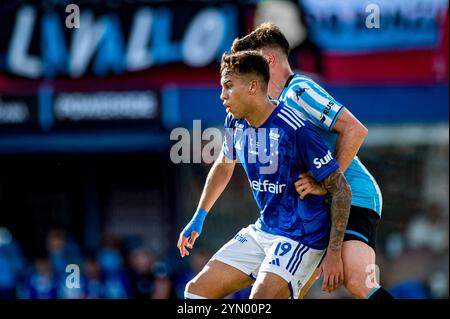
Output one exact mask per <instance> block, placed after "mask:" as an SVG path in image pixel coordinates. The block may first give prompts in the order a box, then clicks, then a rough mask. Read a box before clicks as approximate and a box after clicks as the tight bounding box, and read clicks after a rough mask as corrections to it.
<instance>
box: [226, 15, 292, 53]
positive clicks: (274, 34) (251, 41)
mask: <svg viewBox="0 0 450 319" xmlns="http://www.w3.org/2000/svg"><path fill="white" fill-rule="evenodd" d="M264 47H273V48H279V49H281V50H282V51H283V53H285V54H286V56H288V55H289V50H290V49H289V42H288V41H287V40H286V37H285V36H284V34H283V33H282V32H281V30H280V28H279V27H277V26H276V25H275V24H273V23H271V22H264V23H263V24H261V25H260V26H258V27H257V28H256V29H255V30H254V31H253V32H251V33H249V34H247V35H246V36H245V37H243V38H240V39H239V38H236V39H234V41H233V44H232V45H231V52H233V53H236V52H239V51H247V50H259V49H262V48H264Z"/></svg>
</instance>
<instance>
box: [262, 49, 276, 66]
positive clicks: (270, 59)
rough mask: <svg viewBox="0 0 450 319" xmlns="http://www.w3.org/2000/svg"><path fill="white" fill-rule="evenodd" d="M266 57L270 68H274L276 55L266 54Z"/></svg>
mask: <svg viewBox="0 0 450 319" xmlns="http://www.w3.org/2000/svg"><path fill="white" fill-rule="evenodd" d="M264 57H265V58H266V61H267V63H268V64H269V66H273V65H274V64H275V62H276V59H275V55H274V54H273V53H271V52H267V53H265V54H264Z"/></svg>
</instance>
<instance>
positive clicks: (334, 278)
mask: <svg viewBox="0 0 450 319" xmlns="http://www.w3.org/2000/svg"><path fill="white" fill-rule="evenodd" d="M319 269H320V271H319V275H318V276H317V277H316V279H319V277H320V275H321V273H322V272H323V282H322V291H328V292H329V293H330V292H333V291H335V290H336V289H337V288H338V287H339V286H340V285H342V284H343V283H344V264H343V263H342V256H341V252H340V251H338V252H335V251H331V250H328V251H327V252H326V255H325V258H324V260H323V261H322V264H321V265H320V267H319Z"/></svg>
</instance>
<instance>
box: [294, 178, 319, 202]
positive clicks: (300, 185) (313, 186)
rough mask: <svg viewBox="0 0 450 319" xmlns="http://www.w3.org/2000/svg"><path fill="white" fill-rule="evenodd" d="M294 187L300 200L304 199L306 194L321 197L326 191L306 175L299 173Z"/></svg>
mask: <svg viewBox="0 0 450 319" xmlns="http://www.w3.org/2000/svg"><path fill="white" fill-rule="evenodd" d="M294 186H295V190H296V191H297V193H298V194H299V195H300V198H301V199H304V198H305V196H306V195H308V194H312V195H319V196H323V195H325V194H326V193H327V190H326V189H325V188H323V187H322V186H321V185H320V184H319V183H317V182H316V180H315V179H314V178H313V177H312V176H311V175H309V174H307V173H301V174H300V177H299V179H298V180H297V181H296V182H295V183H294Z"/></svg>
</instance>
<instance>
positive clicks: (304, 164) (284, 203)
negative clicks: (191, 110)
mask: <svg viewBox="0 0 450 319" xmlns="http://www.w3.org/2000/svg"><path fill="white" fill-rule="evenodd" d="M223 153H224V155H225V156H226V157H228V158H230V159H233V160H238V161H240V162H241V163H242V166H243V167H244V170H245V172H246V173H247V177H248V181H249V183H250V188H251V189H252V192H253V196H254V198H255V200H256V203H257V204H258V207H259V209H260V213H261V215H260V217H259V219H258V220H257V222H256V226H257V227H258V228H259V229H261V230H262V231H265V232H267V233H270V234H274V235H281V236H285V237H288V238H291V239H293V240H297V241H299V242H301V243H303V244H305V245H308V246H310V247H312V248H315V249H324V248H326V247H327V245H328V241H329V232H330V227H331V219H330V208H329V205H328V204H327V202H326V197H325V196H315V195H308V196H306V197H305V199H303V200H301V199H300V197H299V195H298V193H297V191H296V190H295V186H294V182H295V181H296V180H298V178H299V175H300V173H301V172H310V174H312V175H313V176H314V178H315V179H316V180H317V181H322V180H323V179H324V178H326V177H327V176H328V175H330V174H331V173H332V172H334V171H335V170H336V169H338V168H339V165H338V163H337V162H336V160H335V159H334V158H333V156H332V154H331V151H330V150H329V149H328V148H327V147H326V145H325V143H324V142H323V140H322V138H321V137H320V135H319V134H318V132H317V131H316V129H315V128H314V126H313V125H311V124H310V123H308V122H307V121H304V120H302V119H301V118H300V114H299V112H298V111H296V110H295V109H293V108H290V107H287V106H284V105H283V104H282V103H280V104H279V105H278V106H277V107H276V108H275V110H274V111H273V112H272V114H271V115H270V116H269V118H268V119H267V120H266V121H265V123H264V124H263V125H261V126H260V127H259V128H257V129H255V128H254V127H252V126H251V125H250V124H249V123H248V122H247V121H246V120H245V119H234V118H233V117H232V115H231V114H228V116H227V118H226V120H225V138H224V143H223Z"/></svg>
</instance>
